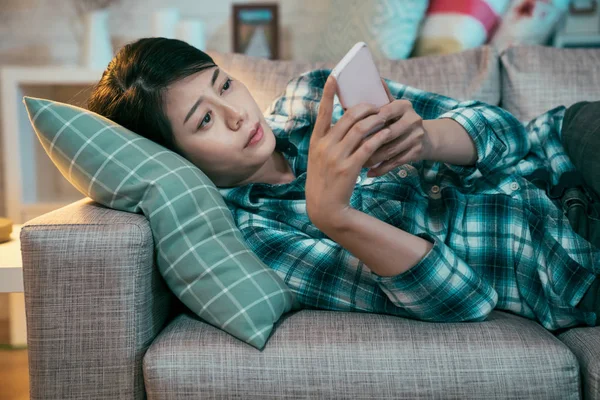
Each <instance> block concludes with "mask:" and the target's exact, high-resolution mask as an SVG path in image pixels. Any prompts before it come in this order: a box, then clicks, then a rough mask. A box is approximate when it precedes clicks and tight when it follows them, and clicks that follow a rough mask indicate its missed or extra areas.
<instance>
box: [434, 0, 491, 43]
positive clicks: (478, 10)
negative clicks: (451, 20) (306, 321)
mask: <svg viewBox="0 0 600 400" xmlns="http://www.w3.org/2000/svg"><path fill="white" fill-rule="evenodd" d="M451 13H454V14H463V15H466V16H469V17H472V18H475V19H477V20H478V21H479V22H481V24H482V25H483V26H484V28H485V30H486V32H487V35H488V37H489V36H490V33H491V31H492V30H493V29H494V28H495V26H496V24H497V23H498V21H499V19H500V18H499V16H498V14H496V12H495V11H494V10H493V9H492V8H491V7H490V5H489V4H488V3H487V2H485V1H484V0H463V1H456V0H432V1H431V3H430V4H429V8H428V9H427V14H428V15H431V14H451Z"/></svg>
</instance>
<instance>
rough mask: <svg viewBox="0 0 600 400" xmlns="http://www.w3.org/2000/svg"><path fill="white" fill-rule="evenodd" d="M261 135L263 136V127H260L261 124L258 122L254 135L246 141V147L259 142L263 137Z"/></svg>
mask: <svg viewBox="0 0 600 400" xmlns="http://www.w3.org/2000/svg"><path fill="white" fill-rule="evenodd" d="M263 136H264V131H263V128H262V126H260V124H258V128H257V129H256V132H255V133H254V135H253V136H252V138H251V139H250V141H249V142H248V144H247V145H246V147H250V146H252V145H254V144H256V143H258V142H260V140H261V139H262V138H263Z"/></svg>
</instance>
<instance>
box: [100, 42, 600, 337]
mask: <svg viewBox="0 0 600 400" xmlns="http://www.w3.org/2000/svg"><path fill="white" fill-rule="evenodd" d="M328 75H329V71H327V70H317V71H311V72H308V73H305V74H303V75H301V76H300V77H298V78H297V79H294V80H292V81H290V83H289V84H288V86H287V88H286V90H285V92H284V94H283V95H282V96H281V97H280V98H278V99H277V100H275V101H274V102H273V104H272V105H271V107H270V108H269V109H268V110H267V111H266V112H265V113H264V115H263V113H262V112H261V110H260V108H259V107H258V106H257V104H256V102H255V101H254V100H253V98H252V96H251V95H250V93H249V92H248V90H247V89H246V87H245V86H244V85H243V83H242V82H239V81H237V80H235V78H234V77H232V76H230V75H228V74H227V72H226V71H224V70H222V69H220V68H219V67H218V66H216V65H215V64H214V62H213V60H212V59H211V58H210V57H209V56H208V55H206V54H205V53H203V52H201V51H199V50H197V49H195V48H194V47H192V46H189V45H187V44H186V43H184V42H181V41H178V40H172V39H164V38H148V39H141V40H138V41H137V42H135V43H132V44H129V45H127V46H125V47H124V48H123V49H121V51H120V52H119V53H118V54H117V55H116V56H115V58H114V59H113V60H112V61H111V63H110V64H109V66H108V68H107V70H106V71H105V72H104V74H103V76H102V79H101V80H100V82H99V83H98V85H97V87H96V88H95V90H94V92H93V94H92V96H91V98H90V101H89V104H88V106H89V109H90V110H92V111H95V112H97V113H99V114H101V115H104V116H105V117H107V118H110V119H112V120H113V121H115V122H117V123H119V124H121V125H123V126H125V127H127V128H129V129H131V130H132V131H134V132H136V133H138V134H140V135H144V136H146V137H147V138H149V139H151V140H154V141H155V142H157V143H159V144H161V145H163V146H165V147H167V148H169V149H171V150H173V151H175V152H177V153H179V154H180V155H182V156H184V157H186V158H187V159H188V160H190V161H191V162H192V163H194V164H195V165H196V166H198V167H199V168H200V169H202V171H203V172H204V173H205V174H206V175H207V176H208V177H209V178H211V180H212V181H213V182H214V183H215V184H216V185H217V186H218V187H219V188H220V191H221V193H222V194H223V197H224V198H225V200H226V202H227V205H228V206H229V207H230V209H231V211H232V213H233V216H234V218H235V220H236V224H237V225H238V227H239V228H240V231H241V232H242V233H243V234H244V237H245V239H246V241H247V242H248V244H249V246H250V247H251V248H252V249H253V251H254V252H255V253H256V254H257V255H258V256H259V257H260V258H261V259H262V260H263V261H264V262H265V263H266V264H267V265H269V266H270V267H271V268H273V269H274V270H276V271H277V272H278V273H279V274H280V276H281V277H282V278H283V279H284V280H285V282H286V284H287V285H288V286H289V287H290V288H291V289H292V290H294V291H295V293H296V294H297V297H298V299H299V301H300V303H301V304H303V305H304V306H305V307H307V308H324V309H332V310H346V311H365V312H379V313H388V314H394V315H399V316H404V317H412V318H417V319H421V320H426V321H448V322H450V321H482V320H485V319H486V318H487V316H488V314H489V313H490V312H491V310H492V309H494V308H497V309H500V310H505V311H509V312H513V313H515V314H518V315H521V316H524V317H527V318H531V319H535V320H537V321H539V322H540V323H541V324H542V325H543V326H544V327H546V328H547V329H549V330H553V331H555V330H558V329H564V328H568V327H571V326H575V325H580V324H587V325H591V326H594V325H595V323H596V321H597V319H596V314H595V312H594V311H596V312H597V308H596V309H595V308H594V307H595V306H596V307H597V306H598V305H599V304H594V302H596V303H600V301H596V299H597V298H598V295H597V293H596V292H597V290H598V289H597V288H596V287H597V285H598V281H599V279H597V275H598V274H600V262H599V261H598V260H600V249H599V247H596V246H595V245H594V244H592V243H590V242H589V241H588V240H586V239H584V238H583V237H582V236H580V235H578V234H577V233H576V232H574V231H573V229H572V227H571V226H570V224H569V220H568V219H567V218H565V216H564V215H563V212H562V209H561V199H557V198H552V197H551V196H548V195H547V193H546V192H544V190H541V189H540V188H538V187H537V186H536V185H534V184H533V183H532V182H531V181H529V180H528V179H526V178H525V176H528V175H531V174H532V173H533V172H535V171H538V172H539V171H540V170H547V171H548V172H549V173H550V174H551V179H552V181H553V183H554V184H556V183H557V181H558V177H559V176H562V175H564V173H566V172H569V171H571V172H572V171H574V170H575V167H574V165H573V164H572V163H571V162H570V160H569V157H568V156H567V155H566V154H565V152H564V148H563V146H562V145H561V143H560V139H561V135H560V132H561V130H560V128H561V124H562V121H563V118H564V114H565V108H564V107H559V108H556V109H554V110H551V111H548V112H547V113H545V114H543V115H542V116H540V117H539V118H537V119H536V120H534V121H532V122H531V123H530V124H529V125H527V128H526V127H524V126H523V125H522V124H521V123H519V121H517V120H516V119H515V118H514V117H513V116H512V115H510V114H509V113H507V112H506V111H504V110H502V109H501V108H498V107H494V106H490V105H487V104H484V103H481V102H477V101H468V102H459V101H456V100H454V99H450V98H448V97H445V96H440V95H437V94H433V93H428V92H424V91H421V90H418V89H414V88H410V87H407V86H405V85H401V84H398V83H395V82H390V81H384V83H385V86H386V88H387V89H388V95H389V97H390V100H391V102H390V104H388V105H386V106H384V107H382V108H381V109H379V110H377V109H375V108H373V107H372V106H369V105H366V104H361V105H358V106H356V107H353V108H351V109H349V110H346V111H345V112H344V111H343V110H342V109H341V107H340V105H339V103H338V102H337V101H336V100H335V99H334V93H335V91H336V86H335V85H336V83H335V80H334V79H333V78H331V79H328ZM375 127H379V128H380V130H379V131H378V132H377V133H375V134H374V135H372V136H369V137H368V138H365V133H366V132H369V131H371V129H373V128H375ZM542 144H543V145H542ZM385 160H388V161H385ZM549 160H550V161H551V162H549ZM380 161H385V162H384V163H383V164H382V165H380V166H379V167H378V168H376V169H373V170H370V171H369V173H368V174H367V173H366V170H367V168H368V167H371V166H373V165H375V164H377V163H378V162H380ZM542 167H543V168H542ZM367 265H368V267H367ZM586 292H587V294H586V295H585V297H584V294H585V293H586ZM582 298H583V300H582ZM599 319H600V318H599Z"/></svg>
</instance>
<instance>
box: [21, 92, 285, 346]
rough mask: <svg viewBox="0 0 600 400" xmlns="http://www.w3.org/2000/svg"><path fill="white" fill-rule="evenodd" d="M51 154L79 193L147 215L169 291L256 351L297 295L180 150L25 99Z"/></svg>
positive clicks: (91, 116) (64, 107)
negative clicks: (261, 256) (260, 255)
mask: <svg viewBox="0 0 600 400" xmlns="http://www.w3.org/2000/svg"><path fill="white" fill-rule="evenodd" d="M25 104H26V106H27V111H28V113H29V118H30V119H31V123H32V125H33V127H34V129H35V131H36V133H37V136H38V138H39V140H40V142H41V143H42V145H43V147H44V149H45V150H46V153H47V154H48V156H49V157H50V158H51V159H52V161H53V162H54V164H55V165H56V167H57V168H58V169H59V170H60V172H61V173H62V174H63V176H64V177H65V178H66V179H67V180H68V181H69V182H71V184H73V186H75V187H76V188H77V189H78V190H79V191H80V192H81V193H83V194H84V195H86V196H89V197H91V198H92V199H94V200H95V201H97V202H98V203H100V204H102V205H104V206H106V207H110V208H114V209H116V210H121V211H128V212H132V213H143V214H144V216H145V217H146V218H147V219H148V220H149V222H150V228H151V230H152V236H153V238H154V246H155V251H156V263H157V265H158V268H159V270H160V272H161V275H162V276H163V278H164V279H165V281H166V283H167V285H168V286H169V288H170V289H171V290H172V291H173V293H174V294H175V295H176V296H177V297H178V298H179V300H181V301H182V302H183V303H184V304H185V305H186V306H187V307H189V308H190V309H191V310H192V311H193V312H194V313H196V314H197V315H199V316H200V317H201V318H203V319H204V320H205V321H207V322H209V323H211V324H213V325H214V326H216V327H219V328H220V329H223V330H224V331H226V332H228V333H230V334H231V335H233V336H235V337H236V338H238V339H240V340H243V341H244V342H247V343H248V344H250V345H252V346H254V347H256V348H259V349H260V348H262V347H264V345H265V344H266V342H267V340H268V337H269V335H270V333H271V331H272V329H273V324H274V322H275V321H277V320H278V319H279V317H280V316H281V315H282V314H283V313H285V312H287V311H289V310H290V309H291V308H292V305H293V301H294V299H295V297H294V294H293V292H292V291H290V289H289V288H288V287H287V286H286V285H285V283H284V281H283V280H282V279H281V278H280V277H279V275H277V273H276V272H275V271H273V270H272V269H271V268H269V267H268V266H267V265H265V264H264V263H263V262H262V261H261V260H260V259H259V258H258V257H257V256H256V255H255V254H254V253H253V252H252V250H250V249H249V248H248V246H247V244H246V242H245V240H244V237H243V235H242V234H241V232H240V231H239V229H238V228H237V226H236V225H235V223H234V220H233V216H232V215H231V211H230V210H229V208H228V207H227V205H226V204H225V202H224V200H223V198H222V196H221V194H220V193H219V191H218V189H217V187H216V186H215V185H214V183H213V182H212V181H211V180H210V179H209V178H208V177H207V176H206V175H204V173H203V172H202V171H201V170H200V169H198V168H197V167H196V166H195V165H193V164H192V163H190V162H189V161H187V160H186V159H185V158H183V157H181V156H180V155H178V154H176V153H174V152H172V151H170V150H167V149H165V148H164V147H162V146H160V145H158V144H156V143H154V142H152V141H151V140H149V139H146V138H144V137H142V136H139V135H137V134H135V133H133V132H131V131H130V130H128V129H125V128H124V127H122V126H120V125H118V124H116V123H114V122H112V121H111V120H109V119H107V118H104V117H102V116H100V115H98V114H96V113H93V112H90V111H87V110H84V109H82V108H79V107H74V106H71V105H68V104H64V103H59V102H53V101H50V100H43V99H35V98H31V97H25Z"/></svg>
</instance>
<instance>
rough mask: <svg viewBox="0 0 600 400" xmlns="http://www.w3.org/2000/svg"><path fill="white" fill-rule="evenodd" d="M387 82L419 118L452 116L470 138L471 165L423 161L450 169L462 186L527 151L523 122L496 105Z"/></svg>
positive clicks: (436, 168) (513, 161) (511, 163)
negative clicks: (472, 148) (473, 151)
mask: <svg viewBox="0 0 600 400" xmlns="http://www.w3.org/2000/svg"><path fill="white" fill-rule="evenodd" d="M388 86H389V87H390V91H391V92H392V95H393V96H394V97H395V98H397V99H406V100H409V101H410V102H411V103H412V105H413V108H414V110H415V111H416V112H417V114H419V115H420V116H421V118H423V119H440V118H450V119H453V120H454V121H456V122H458V123H459V124H460V125H461V126H462V127H463V128H464V129H465V131H466V132H467V133H468V134H469V136H470V137H471V139H473V142H474V143H475V148H476V149H477V161H476V163H475V165H473V166H461V165H453V164H449V163H442V162H432V163H426V164H424V165H428V167H426V168H428V169H431V170H434V171H441V170H443V169H444V168H446V169H449V170H451V171H454V172H455V173H456V174H458V176H459V177H460V179H461V182H462V184H463V186H465V187H468V186H471V185H472V184H473V182H474V181H475V180H476V179H478V178H480V177H482V176H487V175H489V174H492V173H494V172H497V171H501V170H504V169H506V168H508V167H510V166H514V165H516V163H518V162H519V161H520V160H521V159H522V158H523V157H524V156H525V155H526V154H527V153H528V152H529V149H530V147H531V143H530V141H529V139H528V136H527V131H526V129H525V126H524V125H523V124H522V123H521V122H520V121H519V120H517V119H516V118H515V117H514V116H513V115H512V114H510V113H509V112H508V111H506V110H504V109H502V108H500V107H497V106H493V105H490V104H486V103H484V102H481V101H477V100H469V101H459V100H456V99H453V98H450V97H447V96H443V95H440V94H436V93H431V92H426V91H424V90H420V89H416V88H412V87H409V86H406V85H401V84H399V83H396V82H393V81H388Z"/></svg>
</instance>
